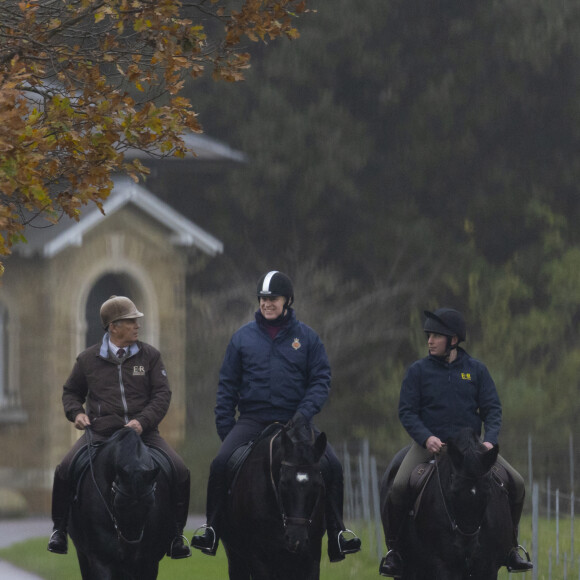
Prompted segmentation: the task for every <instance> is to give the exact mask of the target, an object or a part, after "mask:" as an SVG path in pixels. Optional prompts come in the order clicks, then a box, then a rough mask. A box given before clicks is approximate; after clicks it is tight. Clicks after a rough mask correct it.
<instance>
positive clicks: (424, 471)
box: [409, 461, 435, 517]
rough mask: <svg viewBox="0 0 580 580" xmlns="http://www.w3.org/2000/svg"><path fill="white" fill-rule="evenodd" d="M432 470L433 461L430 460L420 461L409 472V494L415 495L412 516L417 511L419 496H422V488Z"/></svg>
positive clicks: (433, 466)
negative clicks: (427, 461) (426, 461)
mask: <svg viewBox="0 0 580 580" xmlns="http://www.w3.org/2000/svg"><path fill="white" fill-rule="evenodd" d="M434 472H435V462H434V461H430V462H429V463H420V464H419V465H417V467H415V468H414V469H413V471H412V472H411V475H410V477H409V487H410V489H411V494H412V495H414V496H415V504H414V507H413V514H414V517H417V514H418V513H419V507H420V506H421V498H422V497H423V490H424V489H425V486H426V485H427V482H428V481H429V480H430V479H431V476H432V475H433V473H434Z"/></svg>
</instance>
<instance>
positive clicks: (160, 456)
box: [68, 435, 176, 500]
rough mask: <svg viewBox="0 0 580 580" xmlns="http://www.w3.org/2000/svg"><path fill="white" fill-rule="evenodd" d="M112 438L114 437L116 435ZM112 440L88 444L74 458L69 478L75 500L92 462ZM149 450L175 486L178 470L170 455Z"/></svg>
mask: <svg viewBox="0 0 580 580" xmlns="http://www.w3.org/2000/svg"><path fill="white" fill-rule="evenodd" d="M112 437H114V435H113V436H112ZM112 437H111V438H112ZM111 438H109V439H107V440H106V441H99V442H96V443H91V444H87V445H85V446H84V447H81V448H80V449H79V450H78V451H77V453H76V454H75V456H74V457H73V460H72V461H71V465H70V469H69V472H68V477H69V482H70V486H71V489H74V490H75V493H74V499H75V500H76V499H77V498H78V495H79V489H80V485H81V483H82V482H83V479H84V477H85V475H86V473H87V471H88V470H89V468H90V466H91V464H92V462H94V461H95V458H96V457H97V456H98V454H99V452H100V451H101V448H102V447H103V445H105V444H106V443H107V442H108V441H110V439H111ZM147 448H148V449H149V453H150V454H151V457H152V459H153V462H154V463H155V465H157V467H159V468H160V470H161V472H162V473H163V474H164V475H165V477H167V479H168V481H169V482H170V484H171V485H172V486H173V484H174V483H175V482H176V470H175V466H174V464H173V461H172V460H171V458H170V457H169V455H167V453H165V452H164V451H163V450H162V449H159V448H158V447H151V446H147Z"/></svg>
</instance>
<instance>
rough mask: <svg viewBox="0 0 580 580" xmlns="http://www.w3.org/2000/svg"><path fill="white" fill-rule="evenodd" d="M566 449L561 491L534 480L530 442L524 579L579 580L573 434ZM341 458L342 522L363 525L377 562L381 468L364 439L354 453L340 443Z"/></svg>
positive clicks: (381, 547)
mask: <svg viewBox="0 0 580 580" xmlns="http://www.w3.org/2000/svg"><path fill="white" fill-rule="evenodd" d="M568 448H569V453H568V458H569V465H568V466H566V467H563V466H560V473H559V474H558V475H559V476H558V478H557V479H558V481H559V482H560V483H561V482H562V473H561V472H562V470H565V471H567V470H568V469H569V472H570V479H569V485H570V487H569V490H567V491H562V490H561V489H559V487H555V486H554V485H553V484H552V477H551V476H548V477H546V478H545V481H544V482H538V481H536V480H534V477H533V473H534V452H533V451H534V446H533V440H532V437H531V436H530V437H529V438H528V478H527V481H528V484H527V487H528V490H527V499H526V507H525V509H524V518H525V521H526V522H527V521H528V520H529V521H530V526H527V529H526V530H525V533H524V530H523V529H521V530H520V541H521V543H522V545H523V546H524V547H525V548H526V549H527V550H528V551H529V552H530V556H531V558H532V561H533V562H534V570H533V572H532V573H531V575H530V574H528V575H527V576H528V577H531V578H532V580H539V579H542V580H572V579H578V580H580V546H579V545H577V543H576V542H577V541H578V540H577V538H576V535H577V534H576V530H575V515H576V513H577V512H578V508H577V505H576V503H577V502H578V501H580V498H578V497H577V496H576V494H575V492H574V490H575V477H574V469H575V464H574V455H575V454H574V441H573V437H572V436H570V438H569V441H568ZM339 456H341V460H342V464H343V467H344V487H345V505H344V514H345V518H346V519H347V521H357V522H363V525H365V526H366V527H367V530H366V531H367V535H368V538H370V542H369V546H367V547H366V549H368V550H369V553H370V554H371V555H372V556H374V555H376V558H377V561H379V560H380V559H381V558H382V556H383V555H384V552H385V550H386V546H385V542H384V536H383V528H382V523H381V513H380V497H379V484H380V480H381V477H382V475H383V473H382V470H381V469H379V467H378V466H377V461H376V458H375V457H374V456H373V455H371V453H370V446H369V442H368V440H363V441H361V442H360V449H359V450H358V452H356V453H354V454H353V453H351V452H349V450H348V448H347V445H346V444H344V445H343V448H342V449H341V450H339ZM530 492H531V493H530ZM530 528H531V529H530ZM504 574H505V576H504V577H505V578H508V577H511V576H513V575H511V574H507V572H504ZM500 577H502V576H501V575H500Z"/></svg>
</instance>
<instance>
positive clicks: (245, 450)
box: [226, 423, 282, 489]
mask: <svg viewBox="0 0 580 580" xmlns="http://www.w3.org/2000/svg"><path fill="white" fill-rule="evenodd" d="M281 429H282V425H281V424H280V423H272V424H271V425H268V426H267V427H266V428H265V429H264V430H263V431H262V432H261V433H260V434H259V435H258V436H257V437H256V438H255V439H252V441H248V443H244V444H243V445H240V446H239V447H237V448H236V449H235V450H234V451H233V453H232V454H231V455H230V458H229V459H228V462H227V464H226V475H227V486H228V489H232V488H233V487H234V484H235V482H236V479H237V477H238V473H239V472H240V469H241V468H242V465H243V464H244V463H245V461H246V459H247V458H248V456H249V455H250V453H251V452H252V449H254V447H255V446H256V445H257V444H258V443H259V442H260V441H262V440H263V439H266V438H268V437H270V438H271V437H274V436H276V435H277V434H278V433H279V432H280V430H281Z"/></svg>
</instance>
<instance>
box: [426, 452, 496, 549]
mask: <svg viewBox="0 0 580 580" xmlns="http://www.w3.org/2000/svg"><path fill="white" fill-rule="evenodd" d="M435 470H436V471H437V482H438V483H439V491H440V492H441V499H442V500H443V508H444V509H445V513H446V514H447V518H448V519H449V523H450V524H451V530H452V531H453V532H455V533H458V534H459V535H461V536H464V537H467V538H474V537H475V536H477V535H478V534H479V532H480V531H481V526H482V524H483V519H484V517H485V509H484V510H483V513H482V515H481V519H480V521H479V524H478V525H477V527H476V529H475V530H474V531H472V532H468V531H465V530H463V529H462V528H461V527H460V525H459V524H458V523H457V520H456V518H454V517H453V516H452V514H451V510H450V509H449V506H448V505H447V501H446V500H445V494H444V493H443V485H442V484H441V472H440V470H439V457H437V458H436V460H435ZM451 477H452V478H453V477H457V478H459V479H467V480H471V481H476V480H477V478H474V477H467V476H465V475H461V474H459V473H452V474H451ZM471 493H473V494H474V495H475V493H476V492H475V485H474V486H473V487H472V489H471Z"/></svg>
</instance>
